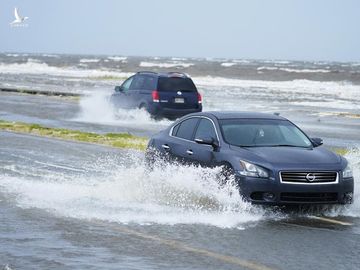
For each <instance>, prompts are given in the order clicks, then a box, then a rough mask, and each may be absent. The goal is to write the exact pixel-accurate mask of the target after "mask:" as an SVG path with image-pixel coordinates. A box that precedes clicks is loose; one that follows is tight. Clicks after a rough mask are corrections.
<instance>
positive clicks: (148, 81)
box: [141, 76, 156, 90]
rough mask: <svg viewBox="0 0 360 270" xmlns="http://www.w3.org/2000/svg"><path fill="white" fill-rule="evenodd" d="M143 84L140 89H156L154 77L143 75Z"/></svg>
mask: <svg viewBox="0 0 360 270" xmlns="http://www.w3.org/2000/svg"><path fill="white" fill-rule="evenodd" d="M144 77H145V80H144V84H143V86H142V88H141V89H145V90H154V89H156V78H155V77H152V76H144Z"/></svg>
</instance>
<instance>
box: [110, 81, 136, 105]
mask: <svg viewBox="0 0 360 270" xmlns="http://www.w3.org/2000/svg"><path fill="white" fill-rule="evenodd" d="M134 77H135V76H132V77H130V78H128V79H127V80H126V81H125V82H124V83H123V84H122V85H121V86H120V87H115V93H114V94H113V95H112V97H111V99H112V101H113V103H114V104H115V105H116V106H118V107H121V108H125V109H128V108H131V100H130V99H131V96H130V93H129V89H130V86H131V84H132V82H133V80H134Z"/></svg>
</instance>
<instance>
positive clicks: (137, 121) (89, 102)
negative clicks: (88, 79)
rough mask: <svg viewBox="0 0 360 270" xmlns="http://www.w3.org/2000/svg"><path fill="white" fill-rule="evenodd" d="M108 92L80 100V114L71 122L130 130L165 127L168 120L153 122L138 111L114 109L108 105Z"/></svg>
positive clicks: (147, 115) (147, 114)
mask: <svg viewBox="0 0 360 270" xmlns="http://www.w3.org/2000/svg"><path fill="white" fill-rule="evenodd" d="M111 94H112V92H109V91H106V92H105V91H97V92H93V93H91V94H90V95H88V96H85V97H82V98H81V99H80V103H79V105H80V113H79V115H78V116H77V117H76V118H74V119H73V121H79V122H87V123H98V124H111V125H118V126H124V127H130V128H138V129H142V130H144V129H146V130H150V131H151V130H158V129H159V128H160V129H161V128H165V127H167V126H168V125H169V124H170V123H171V122H170V121H169V120H166V119H164V120H160V121H159V120H156V121H155V120H154V119H152V118H151V117H150V114H149V113H147V112H145V111H144V110H140V109H130V110H129V109H120V108H115V107H114V106H113V105H112V104H111V103H110V95H111Z"/></svg>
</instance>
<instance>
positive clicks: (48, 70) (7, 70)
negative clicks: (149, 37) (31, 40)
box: [0, 60, 133, 78]
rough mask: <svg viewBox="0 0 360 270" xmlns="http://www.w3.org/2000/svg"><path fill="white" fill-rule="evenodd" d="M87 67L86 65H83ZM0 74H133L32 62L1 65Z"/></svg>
mask: <svg viewBox="0 0 360 270" xmlns="http://www.w3.org/2000/svg"><path fill="white" fill-rule="evenodd" d="M82 64H84V65H85V63H82ZM0 73H3V74H39V75H42V74H45V75H53V76H66V77H80V78H84V77H103V76H111V77H119V78H124V77H129V76H131V75H133V73H128V72H117V71H110V70H99V69H78V68H76V67H54V66H49V65H48V64H46V63H39V62H34V61H32V60H30V61H28V62H27V63H22V64H17V63H14V64H4V63H1V64H0Z"/></svg>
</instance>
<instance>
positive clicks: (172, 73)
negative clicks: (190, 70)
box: [167, 71, 188, 77]
mask: <svg viewBox="0 0 360 270" xmlns="http://www.w3.org/2000/svg"><path fill="white" fill-rule="evenodd" d="M167 74H168V75H178V76H179V75H181V76H183V77H188V75H187V74H186V73H183V72H178V71H170V72H168V73H167Z"/></svg>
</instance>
